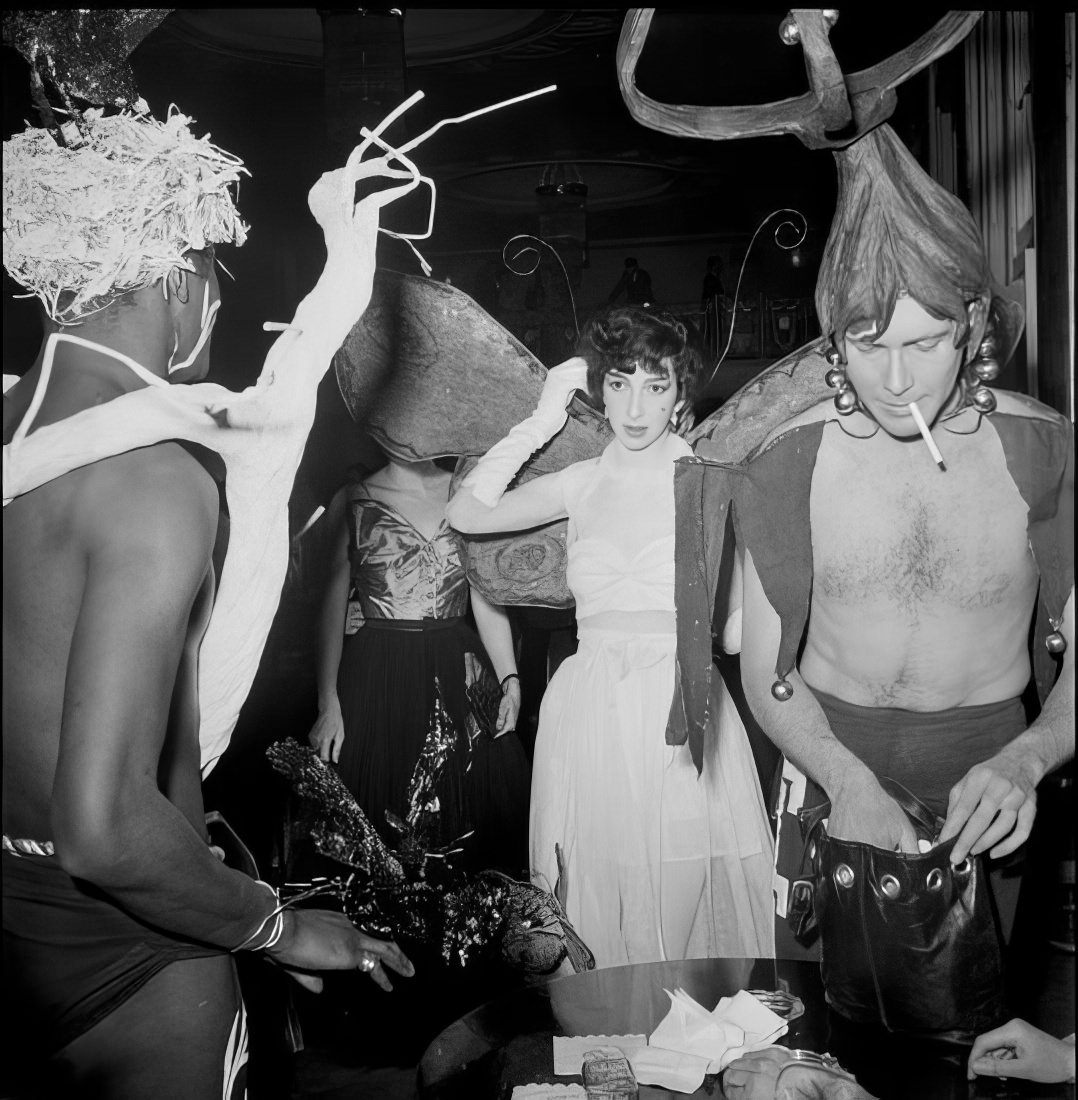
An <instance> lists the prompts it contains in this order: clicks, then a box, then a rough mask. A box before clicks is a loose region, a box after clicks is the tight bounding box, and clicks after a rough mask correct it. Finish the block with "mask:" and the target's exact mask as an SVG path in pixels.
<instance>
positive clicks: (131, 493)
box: [68, 442, 219, 561]
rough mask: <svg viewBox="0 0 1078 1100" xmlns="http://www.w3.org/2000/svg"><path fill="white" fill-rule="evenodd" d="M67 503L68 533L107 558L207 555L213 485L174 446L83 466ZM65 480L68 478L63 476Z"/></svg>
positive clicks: (214, 513)
mask: <svg viewBox="0 0 1078 1100" xmlns="http://www.w3.org/2000/svg"><path fill="white" fill-rule="evenodd" d="M80 472H82V473H83V475H84V476H83V477H82V479H81V481H82V483H81V485H80V486H79V488H78V492H77V493H75V494H74V495H73V497H72V500H71V521H72V527H73V534H74V535H75V536H76V537H79V536H81V538H82V539H84V540H85V548H86V550H88V551H93V550H99V551H102V552H104V553H106V555H108V556H113V555H115V554H123V553H125V552H127V551H128V550H133V549H136V548H137V549H139V550H140V551H151V552H153V553H155V554H158V555H160V556H161V557H160V559H159V560H162V561H166V560H169V559H173V558H174V557H175V556H176V555H177V554H189V553H192V552H196V551H198V552H201V551H203V550H205V551H206V552H209V551H210V550H212V548H213V542H214V537H215V535H216V530H217V521H218V511H219V496H218V492H217V486H216V483H215V482H214V480H213V478H212V477H211V476H210V475H209V473H208V472H207V471H206V469H205V468H204V467H203V466H202V464H201V463H200V462H199V461H198V460H197V459H196V458H194V457H193V456H192V455H191V454H190V453H189V452H188V451H187V450H185V449H184V448H183V447H182V446H180V444H178V443H173V442H166V443H158V444H155V445H154V446H152V447H142V448H139V449H138V450H135V451H128V452H125V453H124V454H120V455H116V456H114V457H112V458H107V459H103V460H102V461H100V462H96V463H94V464H93V465H92V466H90V467H87V468H86V469H85V471H76V474H77V473H80ZM68 476H71V475H68Z"/></svg>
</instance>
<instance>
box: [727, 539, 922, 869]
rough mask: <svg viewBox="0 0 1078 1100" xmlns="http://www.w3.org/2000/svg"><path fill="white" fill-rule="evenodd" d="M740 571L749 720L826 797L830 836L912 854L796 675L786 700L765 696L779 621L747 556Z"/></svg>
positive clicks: (871, 782) (900, 819) (873, 783)
mask: <svg viewBox="0 0 1078 1100" xmlns="http://www.w3.org/2000/svg"><path fill="white" fill-rule="evenodd" d="M743 568H744V603H743V622H742V637H741V676H742V682H743V685H744V688H745V696H746V698H747V699H748V703H749V706H750V707H751V708H752V712H753V714H754V715H755V716H756V720H757V721H758V722H759V723H760V725H761V727H762V728H763V730H764V732H765V733H766V734H767V735H768V737H770V738H771V740H772V741H773V742H774V743H775V745H776V746H777V747H778V748H779V749H780V750H781V751H782V753H783V755H784V756H786V757H788V758H789V759H790V760H792V761H793V762H794V763H795V764H796V765H797V766H798V767H799V768H800V769H801V770H802V771H803V772H804V773H805V774H806V775H808V776H809V777H810V778H811V779H814V780H815V781H816V782H817V783H818V784H819V785H820V786H821V787H823V789H824V790H825V791H826V792H827V796H828V798H829V799H830V800H831V816H830V820H829V823H828V832H829V833H830V834H831V835H832V836H836V837H841V838H843V839H845V840H859V841H864V842H866V843H868V844H874V845H875V846H877V847H879V848H885V849H895V848H901V850H902V851H904V852H916V851H917V836H916V834H915V833H914V831H913V827H912V826H911V825H910V823H909V820H908V819H907V817H906V815H905V814H904V813H903V811H902V810H901V808H900V807H899V806H898V804H897V803H896V802H895V801H894V800H893V799H892V798H890V797H888V795H887V794H885V793H884V790H883V788H882V787H881V786H880V785H879V783H878V782H877V780H876V777H875V776H874V775H873V774H872V772H871V771H870V770H869V768H868V767H866V766H865V765H864V764H863V763H862V762H861V761H860V760H858V759H857V757H856V756H854V754H853V753H852V752H850V750H849V749H847V748H846V747H845V746H844V745H843V744H842V743H841V742H840V741H839V740H838V738H836V737H835V735H834V734H833V733H832V732H831V727H830V725H829V724H828V721H827V718H826V716H825V715H824V712H823V709H822V708H821V707H820V704H819V703H818V702H817V701H816V698H815V696H814V695H813V694H812V691H811V690H810V689H809V687H808V685H807V684H806V683H805V681H804V680H802V679H801V676H800V675H799V674H798V672H797V671H796V669H795V670H794V671H793V672H791V673H790V675H789V677H788V679H789V682H790V684H791V686H792V687H793V689H794V690H793V695H792V696H791V697H790V698H789V699H787V700H786V701H785V702H779V701H778V700H777V699H775V698H774V696H773V695H772V694H771V685H772V683H773V682H774V680H775V654H776V653H778V649H779V640H780V637H781V622H780V620H779V617H778V614H777V613H776V612H775V609H774V608H773V607H772V606H771V604H770V602H769V601H768V599H767V596H766V594H765V593H764V589H763V585H762V584H761V583H760V577H759V574H758V573H757V572H756V566H755V565H754V564H753V561H752V555H751V554H750V553H749V552H748V551H747V550H746V551H745V553H744V560H743Z"/></svg>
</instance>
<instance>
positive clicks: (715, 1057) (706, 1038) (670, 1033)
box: [634, 989, 787, 1091]
mask: <svg viewBox="0 0 1078 1100" xmlns="http://www.w3.org/2000/svg"><path fill="white" fill-rule="evenodd" d="M666 995H667V996H668V997H669V998H670V1010H669V1012H667V1014H666V1016H665V1017H664V1018H663V1019H662V1021H661V1022H660V1024H659V1026H658V1027H657V1028H656V1029H655V1030H654V1031H653V1032H652V1033H651V1036H650V1037H649V1039H648V1045H649V1047H651V1048H659V1049H662V1050H666V1051H672V1052H675V1053H677V1054H682V1055H691V1056H692V1057H693V1058H695V1059H706V1060H707V1067H706V1071H705V1072H708V1073H718V1072H719V1071H720V1070H722V1069H725V1068H726V1066H728V1065H729V1064H730V1063H731V1062H732V1061H733V1060H734V1059H735V1058H739V1057H741V1055H742V1054H748V1053H749V1052H750V1051H754V1050H760V1049H762V1048H763V1047H767V1046H771V1045H772V1044H773V1043H774V1041H775V1040H776V1039H778V1038H779V1037H781V1036H782V1035H785V1034H786V1031H787V1024H786V1021H785V1020H783V1019H782V1017H781V1016H778V1015H776V1014H775V1013H774V1012H772V1011H771V1009H769V1008H768V1007H767V1006H766V1005H764V1004H761V1002H760V1001H758V1000H757V999H756V998H755V997H754V996H753V995H752V994H751V993H748V992H746V991H745V990H743V989H742V990H740V991H739V992H737V993H735V994H734V996H733V997H723V999H722V1000H721V1001H719V1003H718V1004H717V1005H716V1006H715V1008H714V1009H713V1010H712V1011H711V1012H708V1010H707V1009H706V1008H704V1007H703V1006H702V1005H700V1004H698V1003H697V1002H696V1001H694V1000H693V999H692V997H690V996H689V995H688V994H687V993H686V992H685V991H684V990H683V989H677V990H675V991H674V992H673V993H671V992H670V991H669V990H666ZM685 1065H686V1067H689V1066H690V1065H691V1068H692V1069H693V1073H694V1074H695V1071H696V1066H695V1065H694V1064H690V1063H685ZM635 1068H636V1067H635V1064H634V1071H635ZM637 1079H638V1080H640V1081H643V1082H644V1083H646V1084H652V1083H658V1082H651V1081H645V1080H644V1078H642V1077H641V1076H640V1075H639V1074H637ZM702 1079H703V1078H702V1076H701V1078H700V1080H702ZM666 1087H668V1088H670V1087H675V1086H671V1085H668V1086H666ZM697 1087H699V1081H697V1084H696V1085H695V1086H694V1088H697ZM689 1091H692V1090H691V1089H690V1090H689Z"/></svg>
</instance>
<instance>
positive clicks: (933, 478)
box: [811, 423, 1036, 620]
mask: <svg viewBox="0 0 1078 1100" xmlns="http://www.w3.org/2000/svg"><path fill="white" fill-rule="evenodd" d="M937 439H938V442H939V445H940V448H941V450H942V451H943V453H944V458H945V462H946V465H947V470H946V472H944V471H941V470H940V469H939V468H938V467H937V466H936V465H935V463H934V462H933V461H932V459H931V458H930V456H929V454H928V452H927V449H926V447H925V445H924V443H923V441H922V440H921V439H920V438H919V437H917V438H914V439H911V440H907V441H898V440H894V439H892V438H891V437H889V436H886V435H884V433H883V432H879V433H877V435H876V436H874V437H872V438H871V439H861V438H853V437H851V436H848V435H846V434H845V433H844V432H843V430H842V428H841V427H840V426H839V425H837V424H834V423H832V424H829V425H828V427H827V429H826V430H825V432H824V437H823V441H822V443H821V446H820V451H819V454H818V456H817V461H816V468H815V472H814V475H813V482H812V495H811V518H812V546H813V586H814V587H813V593H814V600H817V599H821V600H826V601H833V602H835V603H837V604H843V605H857V604H862V605H866V606H873V607H877V608H880V607H889V608H890V609H892V610H893V611H894V612H895V613H896V614H898V615H900V616H902V617H904V618H908V619H910V620H916V619H917V618H919V617H920V615H921V614H922V613H923V612H924V611H926V610H928V609H931V610H932V611H934V612H943V611H948V612H953V611H958V612H962V611H967V612H970V613H976V612H980V611H984V610H985V609H989V608H993V607H1001V608H1002V607H1005V608H1008V609H1010V610H1011V611H1014V610H1015V609H1016V607H1017V604H1018V603H1021V604H1023V605H1026V606H1031V604H1032V599H1033V593H1034V592H1035V591H1036V569H1035V565H1034V562H1033V558H1032V554H1031V552H1030V549H1029V542H1028V535H1027V530H1026V521H1027V507H1026V504H1025V502H1024V501H1023V500H1022V497H1021V495H1020V494H1019V492H1018V489H1017V487H1016V486H1015V484H1014V482H1013V480H1012V479H1011V476H1010V474H1009V472H1008V470H1007V464H1006V457H1005V455H1004V453H1003V448H1002V446H1001V444H1000V442H999V439H998V437H997V436H996V434H995V432H993V431H991V430H990V429H989V428H987V427H984V426H982V428H981V429H980V430H979V431H977V432H975V433H973V434H969V435H959V434H952V433H948V432H946V431H944V432H938V433H937Z"/></svg>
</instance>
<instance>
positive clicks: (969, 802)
mask: <svg viewBox="0 0 1078 1100" xmlns="http://www.w3.org/2000/svg"><path fill="white" fill-rule="evenodd" d="M1060 633H1062V635H1063V637H1064V638H1065V639H1066V642H1067V648H1066V650H1065V652H1064V654H1063V667H1062V668H1061V669H1060V672H1059V678H1058V679H1057V680H1056V683H1055V686H1054V687H1053V688H1052V691H1051V693H1050V694H1049V696H1048V698H1047V699H1046V700H1045V703H1044V707H1043V708H1042V710H1041V713H1040V714H1039V715H1038V717H1037V719H1036V721H1035V722H1033V724H1032V725H1031V726H1030V727H1029V729H1027V730H1026V731H1025V733H1022V734H1020V735H1019V736H1018V737H1016V738H1015V739H1014V740H1013V741H1012V742H1011V743H1010V744H1008V745H1007V746H1005V747H1004V748H1003V749H1001V750H1000V751H999V752H998V753H996V755H995V756H993V757H990V758H989V759H988V760H985V761H984V762H983V763H980V764H977V765H975V766H974V767H972V768H970V770H969V771H968V772H967V773H966V774H965V776H963V777H962V779H961V780H959V782H958V783H956V784H955V785H954V787H953V788H952V789H951V796H950V799H949V801H948V805H947V820H946V822H945V824H944V826H943V831H942V832H941V833H940V839H941V840H950V839H951V837H953V836H957V837H958V839H957V840H956V841H955V846H954V849H953V850H952V854H951V858H952V859H953V860H955V862H960V861H961V860H963V859H965V857H966V855H967V854H968V853H972V854H973V855H979V854H980V853H981V852H989V854H990V855H991V856H992V857H993V858H994V859H997V858H999V857H1000V856H1005V855H1007V854H1008V853H1010V852H1013V851H1014V850H1015V849H1016V848H1018V846H1019V845H1021V844H1022V843H1024V842H1025V840H1026V839H1027V837H1028V836H1029V834H1030V830H1031V829H1032V828H1033V819H1034V817H1035V816H1036V809H1037V784H1038V783H1040V781H1041V780H1042V779H1043V778H1044V777H1045V776H1046V775H1047V774H1048V773H1049V772H1050V771H1053V770H1054V769H1055V768H1058V767H1059V765H1060V764H1063V763H1065V762H1066V761H1067V760H1070V759H1071V758H1072V757H1073V756H1074V588H1073V587H1072V588H1071V592H1070V596H1069V597H1068V599H1067V604H1066V607H1065V609H1064V612H1063V623H1062V626H1061V629H1060Z"/></svg>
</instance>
